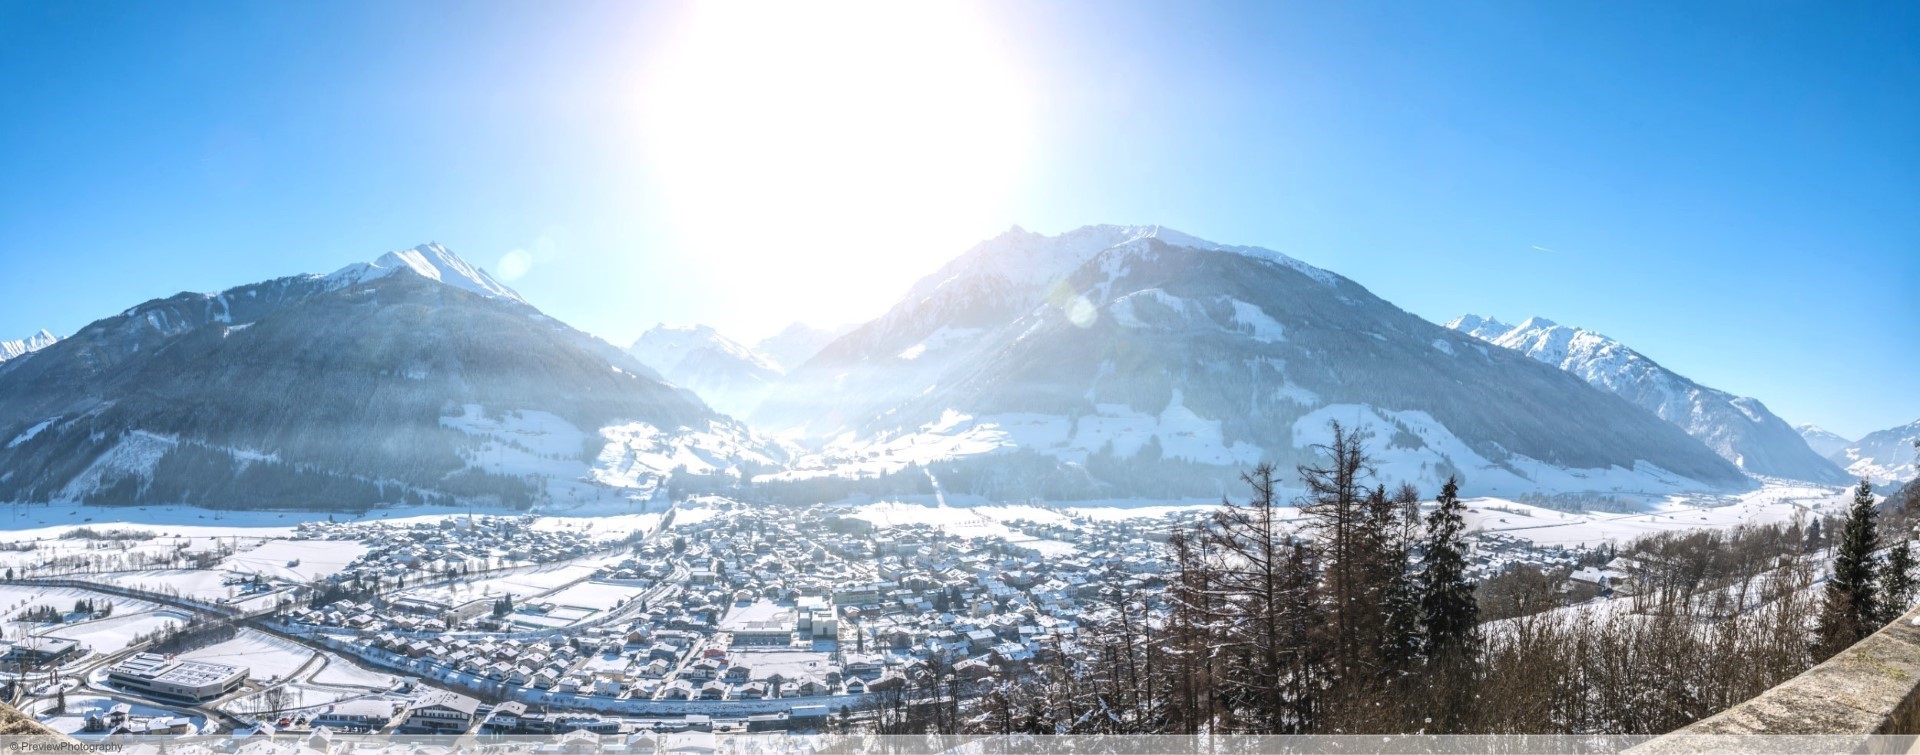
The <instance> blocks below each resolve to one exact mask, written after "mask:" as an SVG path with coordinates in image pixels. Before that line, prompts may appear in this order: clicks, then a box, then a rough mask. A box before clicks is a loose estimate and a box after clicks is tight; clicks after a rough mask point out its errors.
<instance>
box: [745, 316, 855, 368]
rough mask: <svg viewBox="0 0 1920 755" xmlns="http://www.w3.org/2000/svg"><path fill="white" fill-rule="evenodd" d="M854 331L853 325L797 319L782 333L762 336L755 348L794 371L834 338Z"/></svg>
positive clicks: (781, 366) (774, 361)
mask: <svg viewBox="0 0 1920 755" xmlns="http://www.w3.org/2000/svg"><path fill="white" fill-rule="evenodd" d="M852 330H853V326H851V325H843V326H841V327H838V328H833V329H831V330H828V329H823V328H816V327H813V326H811V325H808V324H806V323H803V322H796V323H794V324H792V325H788V326H787V327H786V329H785V330H782V331H780V332H779V333H775V334H773V335H770V336H767V337H766V338H762V339H760V342H759V343H756V344H754V345H753V350H754V351H755V352H758V353H759V354H760V355H761V356H764V357H766V358H767V359H768V360H769V361H772V362H773V363H774V364H777V365H779V366H780V369H781V370H783V371H790V370H793V369H794V368H797V367H799V366H800V365H802V364H805V363H806V361H807V360H809V359H812V358H813V355H815V354H818V353H820V350H821V349H824V348H826V347H827V344H829V343H833V339H835V338H839V337H841V336H844V335H846V334H847V333H848V332H849V331H852Z"/></svg>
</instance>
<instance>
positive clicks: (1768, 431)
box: [1447, 314, 1849, 485]
mask: <svg viewBox="0 0 1920 755" xmlns="http://www.w3.org/2000/svg"><path fill="white" fill-rule="evenodd" d="M1447 327H1448V328H1451V329H1453V330H1457V331H1460V332H1462V333H1467V334H1469V335H1472V336H1474V337H1475V338H1479V339H1481V340H1483V341H1487V342H1489V343H1492V344H1493V345H1495V346H1500V347H1502V348H1506V349H1511V350H1513V351H1517V352H1520V353H1522V354H1525V355H1527V356H1528V357H1531V358H1533V359H1535V360H1537V361H1539V362H1541V363H1544V364H1549V365H1552V366H1555V367H1559V368H1560V369H1563V370H1566V371H1568V372H1571V373H1573V374H1575V375H1578V376H1579V377H1580V379H1582V380H1585V381H1587V382H1588V383H1589V384H1591V385H1593V386H1594V387H1596V388H1599V389H1601V390H1603V391H1607V392H1609V393H1612V394H1614V395H1616V396H1619V397H1621V398H1624V399H1626V400H1628V401H1631V402H1633V403H1634V404H1635V405H1637V406H1639V407H1641V408H1643V409H1646V410H1647V411H1650V412H1653V413H1654V414H1655V415H1657V416H1658V417H1660V418H1661V419H1663V420H1666V421H1668V422H1671V423H1673V424H1674V425H1675V426H1676V427H1679V428H1680V429H1682V430H1685V431H1686V432H1687V434H1688V435H1691V436H1693V437H1695V438H1697V439H1699V440H1700V442H1701V443H1704V444H1706V445H1707V447H1708V448H1711V449H1713V451H1714V453H1717V454H1719V455H1720V456H1721V457H1722V458H1725V459H1727V460H1728V461H1731V462H1733V463H1734V464H1737V465H1739V467H1740V468H1741V469H1743V470H1745V471H1746V472H1748V473H1750V474H1755V475H1764V476H1768V477H1781V478H1786V479H1792V480H1802V481H1807V482H1818V483H1824V484H1830V485H1844V484H1846V483H1847V482H1848V481H1849V479H1848V477H1847V475H1846V473H1844V472H1842V471H1840V469H1839V468H1838V467H1835V466H1834V465H1833V464H1832V463H1831V462H1829V461H1827V460H1826V459H1825V458H1823V457H1822V456H1821V455H1820V454H1818V453H1815V452H1814V451H1813V449H1812V448H1809V447H1808V446H1807V442H1806V439H1805V438H1803V437H1802V436H1801V434H1800V432H1799V431H1797V430H1795V429H1794V428H1793V427H1792V426H1791V425H1788V424H1787V423H1786V421H1785V420H1782V419H1780V418H1779V417H1777V416H1774V414H1773V412H1771V411H1768V410H1767V407H1766V405H1764V404H1762V403H1760V401H1759V400H1758V399H1753V398H1746V397H1743V396H1735V395H1732V394H1730V393H1727V392H1725V391H1721V390H1716V389H1713V388H1708V387H1706V386H1703V385H1700V384H1699V383H1696V382H1694V381H1692V380H1689V379H1687V378H1686V377H1685V376H1682V375H1680V374H1678V373H1675V372H1674V371H1672V370H1669V369H1667V368H1665V367H1663V366H1661V365H1660V364H1659V363H1658V362H1655V361H1653V360H1652V359H1649V358H1648V357H1647V356H1646V355H1644V354H1641V353H1640V352H1637V351H1634V350H1633V349H1630V348H1627V346H1626V345H1625V344H1622V343H1620V342H1619V341H1616V340H1614V339H1611V338H1608V337H1606V336H1604V335H1601V334H1599V333H1595V332H1593V331H1591V330H1584V329H1581V328H1573V327H1568V326H1565V325H1560V324H1557V323H1554V322H1553V321H1551V320H1548V319H1546V318H1542V317H1534V318H1530V319H1528V320H1527V321H1526V322H1523V323H1521V324H1519V325H1517V326H1509V325H1506V324H1504V323H1501V322H1499V321H1497V320H1492V319H1489V318H1485V317H1480V316H1478V315H1471V314H1470V315H1465V316H1462V317H1460V318H1458V319H1456V320H1454V321H1453V322H1451V323H1448V324H1447Z"/></svg>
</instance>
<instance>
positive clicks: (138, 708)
mask: <svg viewBox="0 0 1920 755" xmlns="http://www.w3.org/2000/svg"><path fill="white" fill-rule="evenodd" d="M123 703H124V704H126V705H127V706H128V708H129V709H130V710H129V713H130V714H131V715H133V716H134V717H136V718H158V717H161V716H187V717H188V718H191V719H192V721H193V724H194V726H196V727H198V726H201V725H204V724H205V723H206V719H205V718H204V717H201V716H190V715H188V714H187V713H186V712H185V711H182V710H178V709H174V708H162V707H159V706H156V705H153V704H152V703H147V702H142V701H140V700H135V699H132V698H127V699H119V698H112V697H101V696H96V695H68V696H67V710H66V712H65V713H62V714H60V715H57V716H48V717H44V718H41V719H40V723H42V724H45V725H46V726H47V728H50V729H53V730H54V731H57V732H60V733H62V734H66V735H69V736H79V737H82V738H85V737H86V735H85V734H84V733H83V732H82V729H83V728H84V727H85V726H86V724H87V715H88V714H92V713H101V714H104V713H106V712H107V711H108V710H110V709H112V708H113V706H115V705H120V704H123ZM52 704H53V701H51V700H43V701H38V702H36V703H35V705H34V706H33V710H34V711H36V712H37V711H40V710H43V709H45V708H46V707H47V706H50V705H52ZM96 736H98V735H96Z"/></svg>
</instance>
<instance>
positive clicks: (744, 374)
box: [627, 323, 782, 417]
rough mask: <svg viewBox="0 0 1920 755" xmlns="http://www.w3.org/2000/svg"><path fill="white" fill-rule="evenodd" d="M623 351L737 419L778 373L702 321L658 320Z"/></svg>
mask: <svg viewBox="0 0 1920 755" xmlns="http://www.w3.org/2000/svg"><path fill="white" fill-rule="evenodd" d="M627 351H628V352H629V353H631V354H633V356H634V357H635V358H637V359H639V360H640V361H641V363H643V364H645V365H647V366H648V367H652V368H653V369H654V370H657V371H658V372H659V373H660V374H661V375H663V376H665V377H666V378H667V380H670V381H672V382H673V383H674V384H675V385H678V386H681V387H683V388H686V389H687V390H690V391H693V392H694V393H696V394H699V396H700V398H701V399H703V400H705V401H706V402H707V404H708V405H709V406H712V407H713V408H715V409H719V410H720V411H722V412H725V413H727V414H729V415H733V416H737V417H738V416H745V415H746V413H747V412H750V411H752V410H753V408H754V407H755V406H758V405H759V404H760V401H761V400H763V399H765V398H766V397H767V392H768V391H771V390H773V386H774V384H775V383H778V382H779V381H780V377H781V375H782V370H781V369H780V366H779V365H777V364H775V363H773V362H772V361H771V360H769V359H767V358H766V357H764V356H761V355H760V354H759V353H758V352H756V351H754V350H753V349H750V348H747V347H746V346H743V345H741V344H739V343H738V342H736V341H734V340H732V339H729V338H727V337H726V336H723V335H721V334H720V333H719V332H718V331H716V330H714V329H713V328H710V327H707V326H705V325H668V324H666V323H661V324H659V325H656V326H654V327H653V328H652V329H650V330H648V331H647V332H645V333H642V334H641V335H640V338H639V339H638V340H635V341H634V342H633V346H632V347H630V348H628V349H627Z"/></svg>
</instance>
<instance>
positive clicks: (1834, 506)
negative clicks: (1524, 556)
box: [1466, 483, 1852, 547]
mask: <svg viewBox="0 0 1920 755" xmlns="http://www.w3.org/2000/svg"><path fill="white" fill-rule="evenodd" d="M1851 500H1852V493H1851V492H1850V491H1849V490H1848V489H1847V488H1836V487H1825V486H1818V485H1806V484H1802V483H1771V484H1768V485H1766V486H1765V487H1762V488H1761V489H1760V490H1756V491H1752V492H1749V493H1744V494H1741V495H1738V496H1729V497H1725V498H1692V497H1687V496H1671V497H1668V498H1665V499H1662V500H1659V501H1657V502H1655V503H1653V504H1652V505H1651V506H1650V507H1649V509H1648V510H1647V511H1646V512H1644V513H1631V514H1612V513H1600V512H1580V513H1570V512H1564V511H1555V510H1553V509H1545V508H1540V507H1538V506H1529V505H1527V504H1524V503H1520V502H1517V501H1511V500H1505V499H1500V498H1470V499H1467V500H1466V504H1467V508H1468V510H1469V511H1468V514H1467V517H1466V519H1467V527H1468V528H1469V529H1470V530H1478V531H1483V532H1501V533H1505V534H1509V535H1512V536H1514V537H1517V538H1520V539H1522V540H1527V541H1530V542H1533V543H1535V544H1538V545H1561V546H1568V547H1573V546H1580V545H1586V546H1593V545H1598V544H1599V543H1601V542H1604V541H1609V540H1611V541H1614V542H1626V541H1628V540H1632V539H1634V538H1637V537H1640V536H1643V535H1649V534H1653V533H1656V532H1666V531H1671V530H1688V529H1720V528H1727V527H1735V526H1738V525H1741V524H1749V523H1751V524H1769V523H1774V522H1787V521H1792V520H1793V518H1794V517H1795V516H1806V517H1808V518H1812V517H1816V516H1821V515H1825V514H1838V513H1842V512H1843V511H1845V507H1846V506H1847V504H1848V502H1849V501H1851Z"/></svg>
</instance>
